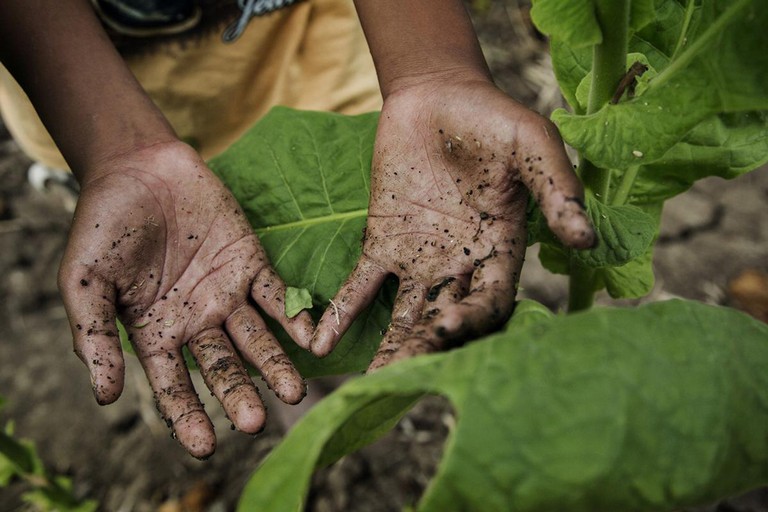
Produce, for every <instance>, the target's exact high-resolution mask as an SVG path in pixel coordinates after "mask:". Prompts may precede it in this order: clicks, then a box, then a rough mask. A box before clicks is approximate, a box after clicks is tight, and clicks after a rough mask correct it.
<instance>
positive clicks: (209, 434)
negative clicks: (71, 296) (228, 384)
mask: <svg viewBox="0 0 768 512" xmlns="http://www.w3.org/2000/svg"><path fill="white" fill-rule="evenodd" d="M131 334H132V335H133V339H134V340H136V341H137V342H134V348H135V350H136V355H137V356H138V358H139V361H140V362H141V365H142V367H143V368H144V373H146V375H147V380H148V381H149V384H150V386H151V387H152V391H153V392H154V396H155V405H157V410H158V411H159V412H160V415H161V416H162V417H163V419H164V420H165V422H166V424H167V425H168V426H169V427H171V429H172V431H173V435H174V437H176V439H178V441H179V443H181V445H182V446H183V447H184V448H185V449H186V450H187V451H188V452H189V453H190V455H192V456H193V457H196V458H198V459H205V458H207V457H210V456H211V455H212V454H213V452H214V451H215V450H216V435H215V434H214V431H213V425H212V424H211V420H210V419H209V418H208V415H207V414H205V411H204V410H203V404H202V403H201V402H200V399H199V398H198V396H197V393H195V389H194V386H193V385H192V381H191V380H190V378H189V372H188V370H187V366H186V364H185V362H184V357H183V356H182V354H181V350H179V349H173V350H169V351H167V350H161V351H150V350H149V349H148V348H147V347H151V346H152V344H153V343H152V342H151V341H149V342H148V341H147V340H143V339H140V336H141V333H140V332H139V330H138V329H132V330H131Z"/></svg>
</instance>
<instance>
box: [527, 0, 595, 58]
mask: <svg viewBox="0 0 768 512" xmlns="http://www.w3.org/2000/svg"><path fill="white" fill-rule="evenodd" d="M531 19H532V20H533V22H534V24H536V28H538V29H539V31H541V33H542V34H546V35H548V36H550V37H552V38H553V39H557V40H560V41H562V42H563V43H564V44H566V45H568V46H571V47H572V48H580V47H585V46H592V45H594V44H598V43H600V42H601V41H602V40H603V34H602V32H601V30H600V24H599V23H598V21H597V17H596V16H595V6H594V0H571V1H568V2H563V1H561V0H534V1H533V6H532V7H531Z"/></svg>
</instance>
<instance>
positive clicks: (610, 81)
mask: <svg viewBox="0 0 768 512" xmlns="http://www.w3.org/2000/svg"><path fill="white" fill-rule="evenodd" d="M629 6H630V0H596V1H595V14H596V17H597V21H598V23H599V24H600V29H601V30H602V33H603V40H602V42H601V43H600V44H597V45H595V47H594V48H593V52H592V86H591V88H590V90H589V101H588V103H587V115H589V114H594V113H595V112H597V111H598V110H600V109H601V108H603V106H604V105H605V104H606V103H608V102H609V101H610V100H611V98H612V97H613V94H614V92H615V91H616V87H617V86H618V84H619V82H620V81H621V79H622V78H623V77H624V74H625V73H626V71H627V42H628V27H629ZM579 176H581V179H582V181H583V182H584V187H585V188H586V189H588V190H590V191H592V193H594V194H595V197H597V198H598V199H599V200H600V201H602V202H604V203H607V202H608V193H609V187H610V180H611V171H610V170H609V169H601V168H599V167H597V166H595V165H593V164H592V163H591V162H589V161H588V160H586V159H582V160H581V163H580V164H579ZM594 280H595V271H594V270H593V269H590V268H585V267H582V266H580V265H572V266H571V278H570V286H569V287H570V290H569V298H568V311H570V312H574V311H581V310H584V309H589V308H590V307H591V306H592V301H593V298H594V294H595V283H594Z"/></svg>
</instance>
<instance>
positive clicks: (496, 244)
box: [311, 81, 595, 370]
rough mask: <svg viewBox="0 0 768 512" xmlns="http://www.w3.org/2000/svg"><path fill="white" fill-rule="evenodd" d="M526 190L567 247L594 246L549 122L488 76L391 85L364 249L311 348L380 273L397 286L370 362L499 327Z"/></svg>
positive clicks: (515, 264) (369, 292) (320, 346)
mask: <svg viewBox="0 0 768 512" xmlns="http://www.w3.org/2000/svg"><path fill="white" fill-rule="evenodd" d="M529 191H530V192H531V193H532V194H533V196H534V197H535V199H536V201H537V202H538V204H539V206H540V207H541V209H542V211H543V213H544V215H545V216H546V218H547V220H548V224H549V227H550V228H551V230H552V231H553V232H554V233H555V234H556V235H557V236H558V237H559V238H560V239H561V240H562V241H563V242H564V243H565V244H566V245H568V246H570V247H574V248H588V247H591V246H592V245H593V244H594V241H595V235H594V231H593V229H592V227H591V225H590V223H589V221H588V219H587V217H586V215H585V212H584V207H583V190H582V186H581V184H580V182H579V180H578V179H577V177H576V176H575V174H574V173H573V170H572V168H571V163H570V161H569V160H568V157H567V155H566V154H565V151H564V148H563V143H562V140H561V139H560V137H559V135H558V133H557V130H556V128H555V127H554V125H552V124H551V123H550V122H549V121H547V120H546V119H544V118H542V117H540V116H539V115H538V114H535V113H534V112H532V111H530V110H528V109H526V108H525V107H523V106H522V105H520V104H518V103H516V102H514V101H513V100H511V99H510V98H509V97H507V96H506V95H504V94H503V93H502V92H500V91H499V90H498V89H496V88H495V87H494V86H493V85H492V84H490V83H488V82H485V81H472V82H465V83H456V84H447V83H442V84H437V85H436V84H434V83H430V84H424V85H419V86H414V87H411V88H408V89H404V90H401V91H398V92H396V93H393V94H392V95H391V96H390V97H389V98H388V99H387V101H386V102H385V105H384V108H383V110H382V113H381V119H380V121H379V127H378V133H377V139H376V147H375V152H374V157H373V164H372V172H371V200H370V206H369V210H368V225H367V229H366V236H365V240H364V243H363V254H362V256H361V257H360V260H359V261H358V263H357V266H356V267H355V269H354V270H353V272H352V274H351V275H350V276H349V278H348V279H347V281H346V283H345V284H344V285H343V286H342V288H341V290H340V291H339V292H338V294H337V296H336V298H335V299H334V301H333V304H334V307H332V308H328V309H327V310H326V311H325V314H324V315H323V317H322V318H321V320H320V322H319V324H318V327H317V331H316V333H315V337H314V339H313V340H312V345H311V350H312V352H314V353H315V354H316V355H318V356H324V355H326V354H328V353H329V352H330V351H331V350H333V348H334V346H335V345H336V343H337V342H338V340H339V338H340V337H341V335H342V334H343V333H344V331H345V330H346V329H347V328H348V327H349V325H350V324H351V323H352V321H353V320H354V319H355V317H357V315H358V314H359V313H360V312H361V311H362V310H363V309H364V308H365V307H366V306H367V305H368V304H370V303H371V301H372V300H373V299H374V297H375V295H376V292H377V290H378V289H379V288H380V287H381V285H382V283H383V281H384V279H385V278H386V276H387V275H388V274H395V275H396V276H397V277H398V278H399V289H398V293H397V296H396V299H395V303H394V308H393V311H392V320H391V323H390V326H389V329H388V330H387V332H386V334H385V336H384V339H383V340H382V342H381V345H380V348H379V351H378V353H377V354H376V356H375V357H374V359H373V361H372V363H371V365H370V367H369V370H372V369H375V368H378V367H380V366H383V365H385V364H387V363H388V362H390V361H394V360H398V359H403V358H406V357H409V356H413V355H416V354H422V353H427V352H432V351H436V350H440V349H443V348H445V347H446V346H448V345H450V344H455V343H458V342H461V341H464V340H466V339H469V338H473V337H477V336H480V335H482V334H485V333H488V332H490V331H492V330H494V329H497V328H499V327H500V326H501V325H502V324H503V323H504V322H505V321H506V320H507V319H508V318H509V316H510V314H511V312H512V309H513V307H514V302H515V295H516V291H517V282H518V279H519V275H520V269H521V266H522V263H523V257H524V254H525V248H526V205H527V201H528V192H529ZM337 324H338V325H337Z"/></svg>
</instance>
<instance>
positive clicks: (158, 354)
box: [60, 144, 313, 457]
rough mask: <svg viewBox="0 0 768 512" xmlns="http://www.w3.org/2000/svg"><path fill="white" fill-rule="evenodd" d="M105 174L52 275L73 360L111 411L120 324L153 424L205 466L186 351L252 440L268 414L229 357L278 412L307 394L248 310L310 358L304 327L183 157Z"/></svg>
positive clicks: (239, 225) (179, 152)
mask: <svg viewBox="0 0 768 512" xmlns="http://www.w3.org/2000/svg"><path fill="white" fill-rule="evenodd" d="M104 165H105V167H106V168H108V172H103V173H101V174H100V177H99V178H98V179H95V180H93V181H92V182H89V183H84V184H83V187H82V194H81V198H80V201H79V203H78V207H77V211H76V213H75V220H74V223H73V226H72V232H71V235H70V239H69V243H68V246H67V250H66V253H65V256H64V260H63V262H62V266H61V271H60V288H61V290H62V295H63V297H64V301H65V306H66V308H67V313H68V316H69V319H70V324H71V326H72V332H73V335H74V339H75V351H76V353H77V354H78V355H79V356H80V357H81V359H82V360H83V361H84V362H85V363H86V365H87V366H88V367H89V370H90V372H91V378H92V384H93V387H94V393H95V395H96V398H97V400H98V401H99V402H100V403H110V402H112V401H114V400H116V399H117V397H118V396H119V395H120V393H121V391H122V387H123V369H124V363H123V357H122V353H121V349H120V343H119V341H118V338H117V336H116V332H117V331H116V327H115V314H116V313H117V315H119V317H120V319H121V320H122V322H123V324H124V325H125V326H126V329H127V331H128V334H129V337H130V339H131V343H132V345H133V347H134V349H135V351H136V353H137V356H138V358H139V360H140V361H141V364H142V366H143V367H144V370H145V372H146V374H147V378H148V379H149V382H150V384H151V386H152V389H153V390H154V395H155V400H156V402H157V406H158V409H159V411H160V413H161V414H162V416H163V417H164V418H165V420H166V421H167V422H168V424H169V426H171V427H172V428H173V430H174V433H175V434H176V435H177V437H178V439H179V441H180V442H181V444H182V445H183V446H184V447H185V448H186V449H187V450H188V451H189V452H190V453H191V454H192V455H195V456H197V457H205V456H208V455H210V454H211V453H213V451H214V449H215V436H214V432H213V426H212V425H211V422H210V419H209V418H208V416H207V415H206V414H205V412H204V410H203V406H202V404H201V403H200V400H199V399H198V397H197V394H196V393H195V390H194V389H193V387H192V383H191V381H190V378H189V374H188V370H187V367H186V365H185V364H184V359H183V356H182V350H181V349H182V347H183V346H185V345H186V346H187V347H188V348H189V350H190V352H191V353H192V355H193V356H194V357H195V359H196V361H197V364H198V366H199V368H200V371H201V373H202V375H203V378H204V379H205V381H206V384H207V385H208V387H209V388H210V389H211V391H212V392H213V393H214V394H215V395H216V396H217V398H218V400H219V401H220V402H221V403H222V405H223V407H224V410H225V411H226V413H227V415H228V416H229V418H230V419H231V420H232V422H233V423H234V425H235V426H236V427H237V428H238V429H240V430H242V431H244V432H248V433H255V432H258V431H259V430H261V428H262V427H263V425H264V419H265V409H264V406H263V404H262V402H261V400H260V398H259V396H258V392H257V390H256V388H255V387H254V385H253V382H252V381H251V379H250V377H249V376H248V373H247V372H246V370H245V368H244V366H243V364H242V362H241V360H240V357H239V356H238V354H237V353H236V352H235V349H234V347H237V349H239V351H240V353H241V354H242V356H243V357H244V358H245V359H246V360H247V361H248V362H250V363H251V364H253V365H254V366H255V367H256V368H258V370H259V371H260V372H261V373H262V375H263V376H264V379H265V380H266V381H267V383H268V384H269V385H270V387H271V388H272V389H273V390H274V391H275V393H276V394H277V396H278V397H280V398H281V399H282V400H284V401H286V402H288V403H296V402H298V401H300V400H301V398H302V397H303V396H304V392H305V386H304V383H303V381H302V379H301V377H300V376H299V375H298V373H297V372H296V370H295V369H294V368H293V366H292V365H291V363H290V361H289V360H288V358H287V356H286V355H285V353H284V352H283V350H282V348H281V347H280V345H279V344H278V343H277V341H276V340H275V338H274V337H273V336H272V334H271V333H270V332H269V330H268V329H267V327H266V325H265V323H264V320H263V319H262V318H261V316H260V315H259V313H258V312H257V311H256V309H255V304H258V305H259V306H260V307H261V308H262V309H263V310H264V311H265V312H266V313H267V314H269V315H270V316H272V317H274V318H275V319H277V320H278V321H280V323H281V324H282V325H283V326H284V327H285V328H286V330H287V331H288V332H289V333H290V334H291V336H292V337H293V338H294V339H295V340H296V341H297V343H299V344H300V345H302V346H305V347H308V346H309V340H310V337H311V335H312V329H313V326H312V322H311V319H310V318H309V316H308V314H307V313H306V312H305V313H303V314H301V315H299V316H297V317H295V318H293V319H288V318H287V317H286V316H285V314H284V302H283V301H284V294H285V285H284V284H283V282H282V281H281V280H280V278H279V277H278V276H277V275H276V274H275V272H274V271H273V270H272V268H271V266H270V265H269V262H268V261H267V257H266V255H265V253H264V251H263V250H262V248H261V245H260V244H259V241H258V239H257V238H256V236H255V235H254V234H253V231H252V229H251V227H250V226H249V224H248V222H247V221H246V219H245V217H244V215H243V213H242V211H241V210H240V208H239V206H238V205H237V203H236V202H235V200H234V198H233V197H232V196H231V194H230V193H229V192H228V191H227V190H226V188H224V186H223V185H222V184H221V182H220V181H219V180H218V179H217V178H216V177H215V176H214V175H213V174H212V173H211V171H210V170H209V169H208V168H207V167H206V166H205V164H204V162H203V161H202V160H201V159H200V158H199V157H198V156H197V154H196V153H195V152H194V151H192V150H191V149H190V148H188V147H186V146H184V145H182V144H171V145H170V146H168V145H163V146H161V147H152V148H149V149H146V150H143V151H140V152H137V153H134V154H131V155H127V156H121V157H117V158H115V159H112V160H111V161H109V162H107V163H105V164H104Z"/></svg>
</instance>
